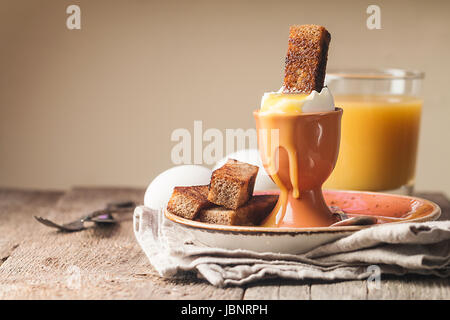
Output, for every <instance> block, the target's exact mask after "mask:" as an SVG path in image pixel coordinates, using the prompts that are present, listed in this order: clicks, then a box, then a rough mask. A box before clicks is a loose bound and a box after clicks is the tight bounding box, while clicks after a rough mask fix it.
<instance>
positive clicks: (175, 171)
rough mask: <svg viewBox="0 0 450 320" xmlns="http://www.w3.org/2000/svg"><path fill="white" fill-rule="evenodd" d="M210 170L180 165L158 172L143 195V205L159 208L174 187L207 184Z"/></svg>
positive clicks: (167, 198) (164, 203)
mask: <svg viewBox="0 0 450 320" xmlns="http://www.w3.org/2000/svg"><path fill="white" fill-rule="evenodd" d="M211 172H212V171H211V170H210V169H208V168H205V167H202V166H197V165H180V166H176V167H173V168H170V169H168V170H166V171H164V172H162V173H161V174H159V175H158V176H157V177H156V178H155V179H153V181H152V182H151V183H150V184H149V186H148V188H147V190H146V191H145V196H144V205H145V206H146V207H148V208H151V209H155V210H159V209H161V208H165V207H166V206H167V203H168V202H169V199H170V196H171V195H172V192H173V188H174V187H183V186H199V185H207V184H209V182H210V179H211Z"/></svg>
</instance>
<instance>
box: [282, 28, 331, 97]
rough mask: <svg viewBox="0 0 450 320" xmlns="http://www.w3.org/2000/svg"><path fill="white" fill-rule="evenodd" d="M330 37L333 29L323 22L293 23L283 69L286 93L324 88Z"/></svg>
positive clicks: (309, 91) (307, 91)
mask: <svg viewBox="0 0 450 320" xmlns="http://www.w3.org/2000/svg"><path fill="white" fill-rule="evenodd" d="M330 40H331V36H330V33H329V32H328V31H327V30H326V29H325V28H324V27H322V26H317V25H301V26H297V25H294V26H291V28H290V31H289V46H288V51H287V54H286V61H285V69H284V92H285V93H308V94H309V93H311V92H312V91H313V90H316V91H317V92H320V91H321V90H322V87H323V82H324V79H325V70H326V67H327V57H328V46H329V43H330Z"/></svg>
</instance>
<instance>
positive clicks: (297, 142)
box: [254, 108, 342, 228]
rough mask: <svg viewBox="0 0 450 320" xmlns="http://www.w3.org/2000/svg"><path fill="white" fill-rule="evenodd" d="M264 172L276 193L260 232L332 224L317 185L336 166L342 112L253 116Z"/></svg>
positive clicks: (319, 187) (321, 182) (330, 215)
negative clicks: (268, 176)
mask: <svg viewBox="0 0 450 320" xmlns="http://www.w3.org/2000/svg"><path fill="white" fill-rule="evenodd" d="M254 117H255V120H256V128H257V131H258V147H259V151H260V154H261V160H262V162H263V165H264V168H265V169H266V171H267V173H268V174H269V175H270V177H271V178H272V180H273V181H274V182H275V183H276V184H277V186H278V187H279V188H280V196H279V199H278V202H277V204H276V206H275V208H274V210H273V211H272V213H271V214H270V215H269V216H268V217H267V218H266V219H265V221H264V222H263V226H265V227H290V228H293V227H294V228H303V227H304V228H306V227H327V226H330V225H331V224H333V223H335V222H337V220H336V217H335V216H333V215H332V213H331V211H330V209H329V208H328V206H327V205H326V203H325V200H324V198H323V194H322V184H323V183H324V182H325V181H326V179H327V178H328V177H329V176H330V174H331V172H332V171H333V169H334V166H335V164H336V160H337V156H338V152H339V141H340V133H341V118H342V109H340V108H336V109H335V110H334V111H330V112H317V113H303V114H276V113H272V114H263V113H260V112H259V111H255V112H254Z"/></svg>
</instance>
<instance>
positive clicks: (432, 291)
mask: <svg viewBox="0 0 450 320" xmlns="http://www.w3.org/2000/svg"><path fill="white" fill-rule="evenodd" d="M368 299H377V300H381V299H388V300H394V299H395V300H397V299H402V300H414V299H418V300H441V299H445V300H448V299H450V279H449V278H447V279H441V278H436V277H425V276H415V275H408V276H404V277H395V278H394V277H389V278H387V279H383V278H382V279H381V281H380V285H379V287H378V288H377V287H375V286H373V287H369V288H368Z"/></svg>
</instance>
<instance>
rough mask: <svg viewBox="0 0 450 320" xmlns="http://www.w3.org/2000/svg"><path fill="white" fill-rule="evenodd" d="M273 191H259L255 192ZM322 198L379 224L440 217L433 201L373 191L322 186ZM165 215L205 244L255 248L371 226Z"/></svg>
mask: <svg viewBox="0 0 450 320" xmlns="http://www.w3.org/2000/svg"><path fill="white" fill-rule="evenodd" d="M267 193H270V194H274V193H276V192H258V193H257V194H267ZM323 193H324V197H325V201H326V202H327V204H328V205H330V206H337V207H339V208H340V209H342V210H343V211H344V212H345V213H347V214H348V215H349V216H358V215H371V216H376V217H377V219H378V221H379V224H386V223H389V224H391V223H405V222H424V221H432V220H436V219H438V218H439V216H440V214H441V209H440V208H439V206H438V205H437V204H435V203H433V202H432V201H429V200H426V199H422V198H418V197H411V196H403V195H395V194H384V193H376V192H361V191H340V190H324V192H323ZM164 215H165V217H166V218H167V219H169V220H170V221H172V222H174V223H176V224H177V225H179V226H180V227H183V228H188V229H189V230H190V231H191V233H192V235H193V236H194V237H195V238H196V239H197V240H198V241H199V242H202V243H204V244H205V245H208V246H212V247H220V248H226V249H248V250H253V251H257V252H282V253H293V254H296V253H302V252H306V251H308V250H310V249H312V248H314V247H316V246H318V245H321V244H324V243H326V242H330V241H333V240H336V239H339V238H342V237H344V236H347V235H349V234H351V233H353V232H355V231H358V230H361V229H363V228H367V227H376V225H374V226H333V227H316V228H265V227H258V226H255V227H254V226H226V225H217V224H209V223H204V222H199V221H194V220H188V219H184V218H181V217H179V216H176V215H174V214H171V213H169V212H167V211H165V212H164Z"/></svg>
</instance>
